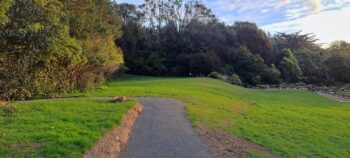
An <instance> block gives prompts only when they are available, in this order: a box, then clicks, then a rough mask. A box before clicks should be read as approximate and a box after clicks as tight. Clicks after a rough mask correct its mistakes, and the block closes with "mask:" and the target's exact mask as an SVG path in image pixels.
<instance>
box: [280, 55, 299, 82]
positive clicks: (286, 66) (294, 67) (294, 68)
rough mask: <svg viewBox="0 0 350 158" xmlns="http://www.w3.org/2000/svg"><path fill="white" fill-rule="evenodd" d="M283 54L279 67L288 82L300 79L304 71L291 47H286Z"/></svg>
mask: <svg viewBox="0 0 350 158" xmlns="http://www.w3.org/2000/svg"><path fill="white" fill-rule="evenodd" d="M283 54H284V57H283V58H282V60H281V61H280V64H279V68H280V70H281V72H282V78H283V79H284V81H285V82H287V83H290V82H297V81H299V79H300V77H301V75H302V72H301V69H300V67H299V65H298V61H297V59H296V58H295V57H294V55H293V53H292V51H291V50H290V49H284V50H283Z"/></svg>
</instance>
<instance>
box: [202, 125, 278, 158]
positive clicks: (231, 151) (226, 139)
mask: <svg viewBox="0 0 350 158" xmlns="http://www.w3.org/2000/svg"><path fill="white" fill-rule="evenodd" d="M197 132H198V134H199V135H200V137H201V139H202V140H203V142H204V143H206V144H207V145H208V146H209V149H210V151H211V152H212V153H213V156H214V157H215V158H232V157H234V158H246V157H249V156H248V154H249V153H250V152H259V153H262V154H264V155H268V156H270V157H278V156H276V155H273V154H271V153H269V152H268V151H267V150H266V149H264V148H263V147H261V146H259V145H256V144H253V143H251V142H248V141H246V140H244V139H241V138H238V137H236V136H233V135H230V134H227V133H225V132H222V131H218V130H214V129H210V128H207V127H205V126H203V125H200V126H199V128H198V129H197Z"/></svg>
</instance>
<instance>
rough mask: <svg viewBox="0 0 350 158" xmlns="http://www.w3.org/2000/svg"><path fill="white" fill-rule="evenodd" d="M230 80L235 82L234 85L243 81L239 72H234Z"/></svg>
mask: <svg viewBox="0 0 350 158" xmlns="http://www.w3.org/2000/svg"><path fill="white" fill-rule="evenodd" d="M228 80H229V82H230V83H232V84H234V85H239V86H240V85H242V81H241V79H240V78H239V76H238V75H237V74H233V75H232V76H231V77H229V79H228Z"/></svg>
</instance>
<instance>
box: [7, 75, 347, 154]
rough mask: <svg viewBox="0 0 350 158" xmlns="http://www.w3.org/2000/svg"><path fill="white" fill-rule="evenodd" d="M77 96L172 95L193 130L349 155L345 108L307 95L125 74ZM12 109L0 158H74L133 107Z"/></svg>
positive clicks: (87, 103)
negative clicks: (203, 127)
mask: <svg viewBox="0 0 350 158" xmlns="http://www.w3.org/2000/svg"><path fill="white" fill-rule="evenodd" d="M70 95H75V94H70ZM77 95H85V96H88V97H89V96H90V97H92V96H116V95H127V96H162V97H169V98H176V99H178V100H181V101H183V102H184V103H185V104H186V109H187V112H188V115H189V118H190V119H191V120H192V122H193V125H194V126H197V125H199V124H204V125H206V126H208V127H210V128H215V129H221V130H224V131H226V132H228V133H230V134H233V135H237V136H239V137H241V138H244V139H247V140H250V141H251V142H253V143H256V144H260V145H262V146H264V147H265V148H267V149H269V150H270V151H271V152H273V153H275V154H279V155H282V156H284V157H293V158H294V157H344V158H347V157H350V104H345V103H339V102H336V101H334V100H331V99H328V98H325V97H321V96H318V95H315V94H313V93H310V92H306V91H259V90H251V89H245V88H242V87H237V86H233V85H231V84H228V83H226V82H223V81H220V80H213V79H208V78H157V77H140V76H125V77H123V78H121V79H119V80H115V81H112V82H109V83H108V84H106V85H104V86H100V87H99V88H96V89H95V90H93V91H90V92H87V93H84V94H77ZM12 106H13V107H15V109H16V110H15V112H14V113H13V114H11V113H12V112H11V109H7V110H6V109H4V108H2V111H1V116H0V123H1V128H0V157H8V156H13V157H26V156H28V155H29V156H31V157H79V156H80V155H81V154H82V153H84V151H86V150H87V149H88V148H90V147H91V146H92V145H93V144H94V142H95V141H96V140H97V139H98V138H99V137H100V136H101V134H102V133H103V132H104V131H105V130H106V129H108V128H110V127H112V126H114V125H115V124H118V122H119V121H120V118H121V116H122V114H123V113H125V112H126V111H127V109H128V108H130V107H131V104H130V103H128V104H111V103H106V102H105V101H104V100H101V99H87V100H86V99H67V100H54V101H52V100H50V101H33V102H27V103H21V102H20V103H16V104H13V105H12ZM18 151H21V152H18ZM51 154H53V155H51ZM252 155H259V153H253V154H252ZM253 157H254V156H253Z"/></svg>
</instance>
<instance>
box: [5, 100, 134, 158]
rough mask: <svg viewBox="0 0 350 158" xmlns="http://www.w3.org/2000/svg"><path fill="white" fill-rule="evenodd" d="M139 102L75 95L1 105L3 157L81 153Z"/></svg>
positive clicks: (75, 155) (55, 155)
mask: <svg viewBox="0 0 350 158" xmlns="http://www.w3.org/2000/svg"><path fill="white" fill-rule="evenodd" d="M135 103H136V102H134V101H132V102H127V103H109V102H107V100H106V99H102V98H101V99H98V98H90V99H89V98H75V99H63V100H36V101H29V102H17V103H12V104H10V105H7V106H5V107H0V157H66V158H70V157H76V158H78V157H81V156H82V154H84V153H85V152H86V151H87V150H89V149H90V148H91V147H92V146H93V145H94V143H95V142H96V141H97V140H98V139H99V138H100V137H101V136H102V135H103V134H104V133H105V132H106V131H107V130H108V129H110V128H113V127H115V126H116V125H118V124H119V123H120V121H121V120H122V116H123V115H124V114H125V113H126V112H127V111H128V110H129V109H130V108H131V107H132V106H133V105H135Z"/></svg>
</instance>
